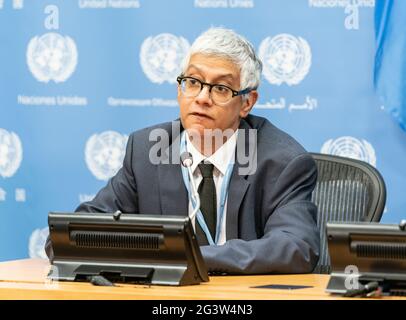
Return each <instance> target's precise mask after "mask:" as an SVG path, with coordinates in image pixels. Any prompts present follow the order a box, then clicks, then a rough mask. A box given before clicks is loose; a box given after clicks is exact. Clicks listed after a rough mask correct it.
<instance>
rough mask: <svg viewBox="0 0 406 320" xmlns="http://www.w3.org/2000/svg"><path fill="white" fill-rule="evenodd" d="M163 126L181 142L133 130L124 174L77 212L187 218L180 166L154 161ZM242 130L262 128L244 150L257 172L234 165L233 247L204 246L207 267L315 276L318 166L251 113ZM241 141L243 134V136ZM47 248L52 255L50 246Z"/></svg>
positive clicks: (231, 198) (229, 227) (230, 224)
mask: <svg viewBox="0 0 406 320" xmlns="http://www.w3.org/2000/svg"><path fill="white" fill-rule="evenodd" d="M157 128H163V129H165V130H166V131H167V132H168V133H169V141H170V143H172V142H174V141H175V139H176V138H179V137H175V136H172V133H171V123H170V122H169V123H163V124H160V125H157V126H154V127H149V128H145V129H142V130H139V131H136V132H134V133H132V134H131V135H130V137H129V140H128V144H127V149H126V155H125V159H124V164H123V167H122V169H120V170H119V172H118V173H117V174H116V175H115V176H114V177H113V178H111V179H110V181H109V182H108V184H107V185H106V186H105V187H104V188H103V189H102V190H100V191H99V193H98V194H97V195H96V197H95V198H94V199H93V200H92V201H90V202H85V203H82V204H81V205H80V206H79V207H78V208H77V209H76V211H78V212H115V211H117V210H120V211H121V212H123V213H143V214H163V215H164V214H165V215H187V214H188V195H187V190H186V188H185V186H184V183H183V179H182V174H181V167H180V164H158V165H156V164H152V163H151V162H150V160H149V152H150V149H151V147H152V145H154V144H156V142H155V141H149V140H150V139H149V134H150V132H151V131H152V130H153V129H157ZM240 129H256V130H257V144H249V142H248V138H247V137H245V138H246V140H245V146H246V148H255V152H256V156H257V168H256V172H255V173H254V174H252V175H250V174H248V175H244V176H241V175H239V174H238V169H239V168H240V167H242V166H243V164H241V163H239V162H238V161H237V162H236V165H235V166H234V170H233V173H232V177H231V181H230V186H229V193H228V201H227V213H226V214H227V219H226V222H227V226H226V239H227V242H226V243H225V244H224V245H221V246H202V247H201V250H202V254H203V257H204V259H205V261H206V264H207V266H208V269H209V270H210V271H212V272H226V273H243V274H260V273H305V272H311V271H312V270H313V268H314V267H315V265H316V263H317V260H318V255H319V234H318V229H317V225H316V217H317V208H316V206H315V205H314V204H313V203H312V202H311V201H310V198H311V192H312V191H313V188H314V186H315V184H316V178H317V169H316V165H315V162H314V161H313V159H312V157H311V156H310V155H309V154H308V153H307V152H306V151H305V150H304V149H303V148H302V147H301V146H300V145H299V144H298V143H297V142H296V141H295V140H294V139H293V138H292V137H290V136H289V135H287V134H286V133H284V132H282V131H281V130H279V129H278V128H276V127H275V126H273V125H272V124H271V123H270V122H269V121H268V120H266V119H265V118H261V117H258V116H253V115H249V116H248V117H247V118H245V119H242V120H241V123H240ZM181 130H182V129H181ZM245 132H246V133H247V131H245ZM243 136H244V134H239V135H238V139H242V138H243ZM178 143H179V140H177V141H176V145H178ZM173 145H175V143H174V144H173ZM173 145H172V144H171V147H170V148H169V150H167V151H168V153H167V155H171V150H172V147H173ZM237 148H238V143H237ZM250 150H251V151H252V149H250ZM251 154H255V153H254V152H251ZM237 160H238V159H237ZM46 249H47V252H48V255H52V248H51V245H50V242H49V241H48V243H47V245H46Z"/></svg>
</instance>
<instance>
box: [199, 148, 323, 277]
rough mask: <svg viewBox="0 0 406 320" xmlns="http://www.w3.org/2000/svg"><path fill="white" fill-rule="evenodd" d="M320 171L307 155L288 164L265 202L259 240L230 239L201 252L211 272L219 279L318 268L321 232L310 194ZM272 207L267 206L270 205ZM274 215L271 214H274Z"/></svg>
mask: <svg viewBox="0 0 406 320" xmlns="http://www.w3.org/2000/svg"><path fill="white" fill-rule="evenodd" d="M316 180H317V168H316V164H315V162H314V160H313V158H312V157H311V156H310V155H309V154H307V153H306V154H301V155H299V156H297V157H295V158H294V159H293V160H291V161H290V162H289V164H288V165H287V166H286V167H285V168H284V170H283V171H282V172H281V174H280V176H279V177H278V180H277V182H276V186H277V187H276V188H277V190H278V192H277V193H278V194H277V196H276V199H277V201H278V204H277V206H276V208H275V209H270V208H271V207H272V208H274V207H275V205H271V203H270V202H271V201H275V198H273V199H270V198H265V200H264V201H265V203H264V207H265V209H267V208H268V212H266V215H267V219H266V222H265V227H264V235H263V236H262V237H261V238H260V239H256V240H250V241H245V240H242V239H232V240H229V241H227V242H226V243H225V244H224V245H222V246H203V247H201V250H202V254H203V257H204V259H205V262H206V264H207V267H208V269H209V271H212V272H220V273H231V274H233V273H240V274H261V273H262V274H264V273H307V272H311V271H312V270H313V269H314V267H315V266H316V264H317V261H318V256H319V240H320V238H319V232H318V229H317V223H316V219H317V207H316V206H315V204H313V203H312V202H311V193H312V191H313V189H314V187H315V184H316ZM266 201H268V203H266ZM270 211H272V212H270Z"/></svg>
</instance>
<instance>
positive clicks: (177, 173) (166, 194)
mask: <svg viewBox="0 0 406 320" xmlns="http://www.w3.org/2000/svg"><path fill="white" fill-rule="evenodd" d="M176 121H178V123H177V124H175V126H177V127H176V128H175V130H173V132H171V134H170V140H169V141H171V145H170V146H169V148H167V149H166V150H165V151H164V154H165V155H166V157H167V159H166V161H165V163H163V164H159V165H158V179H159V181H158V185H159V193H160V199H161V212H162V214H164V215H183V216H187V215H188V204H189V200H188V194H187V190H186V187H185V184H184V183H183V178H182V171H181V165H180V163H179V145H180V140H179V138H180V134H179V133H180V132H181V131H182V130H183V128H182V127H181V126H180V127H179V123H180V121H179V120H176ZM176 121H174V122H176ZM177 129H179V130H177ZM172 157H177V159H175V158H173V159H172ZM166 163H168V164H166Z"/></svg>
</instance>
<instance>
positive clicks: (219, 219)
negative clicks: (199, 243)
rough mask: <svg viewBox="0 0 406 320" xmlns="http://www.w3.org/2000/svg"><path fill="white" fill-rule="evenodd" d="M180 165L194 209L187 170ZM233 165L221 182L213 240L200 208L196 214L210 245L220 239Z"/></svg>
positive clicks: (182, 144) (183, 147)
mask: <svg viewBox="0 0 406 320" xmlns="http://www.w3.org/2000/svg"><path fill="white" fill-rule="evenodd" d="M185 151H186V132H185V131H184V132H182V136H181V141H180V153H181V154H182V153H183V152H185ZM181 167H182V177H183V182H184V183H185V186H186V189H187V191H188V194H189V199H190V200H191V201H192V207H193V209H194V208H195V207H196V202H195V200H194V198H193V196H192V192H191V188H190V181H189V176H188V172H187V169H186V168H185V167H184V166H181ZM233 167H234V163H230V164H229V165H228V166H227V171H226V173H225V175H224V178H223V182H222V184H221V193H220V205H219V207H218V208H217V221H216V239H215V241H213V238H212V236H211V233H210V231H209V228H208V227H207V224H206V221H205V220H204V216H203V214H202V212H201V210H199V211H198V212H197V214H196V219H197V221H198V223H199V225H200V227H201V228H202V230H203V232H204V234H205V235H206V238H207V241H208V242H209V244H210V245H217V244H218V242H219V239H220V233H221V226H222V225H223V219H224V209H225V205H226V200H227V196H228V187H229V184H230V180H231V174H232V172H233Z"/></svg>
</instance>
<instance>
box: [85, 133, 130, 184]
mask: <svg viewBox="0 0 406 320" xmlns="http://www.w3.org/2000/svg"><path fill="white" fill-rule="evenodd" d="M127 140H128V136H126V135H121V134H120V133H118V132H115V131H105V132H102V133H100V134H94V135H92V136H91V137H90V138H89V140H88V141H87V143H86V148H85V160H86V164H87V167H88V168H89V170H90V171H91V172H92V174H93V175H94V176H95V177H96V178H97V179H99V180H105V181H106V180H108V179H110V178H111V177H112V176H114V175H115V174H116V173H117V171H118V170H119V169H120V168H121V166H122V164H123V160H124V155H125V146H126V144H127Z"/></svg>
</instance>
